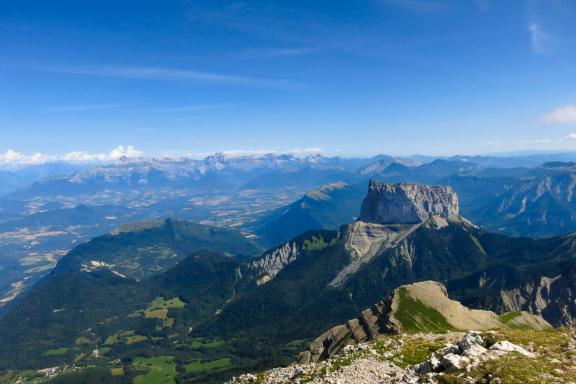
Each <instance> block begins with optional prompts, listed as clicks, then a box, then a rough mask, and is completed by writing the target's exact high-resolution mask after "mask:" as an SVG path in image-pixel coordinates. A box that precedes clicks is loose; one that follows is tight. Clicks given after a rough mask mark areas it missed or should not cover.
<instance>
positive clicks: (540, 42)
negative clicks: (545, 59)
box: [528, 21, 550, 55]
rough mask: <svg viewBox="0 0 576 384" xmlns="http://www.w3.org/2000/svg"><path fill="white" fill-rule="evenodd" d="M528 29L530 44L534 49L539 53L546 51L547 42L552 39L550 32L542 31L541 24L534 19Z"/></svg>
mask: <svg viewBox="0 0 576 384" xmlns="http://www.w3.org/2000/svg"><path fill="white" fill-rule="evenodd" d="M528 31H529V32H530V44H531V46H532V51H533V52H534V53H536V54H539V55H542V54H544V53H546V51H547V43H548V41H549V39H550V37H549V36H548V34H546V33H545V32H544V31H542V28H541V27H540V25H539V24H538V23H536V22H535V21H532V22H531V23H530V24H529V25H528Z"/></svg>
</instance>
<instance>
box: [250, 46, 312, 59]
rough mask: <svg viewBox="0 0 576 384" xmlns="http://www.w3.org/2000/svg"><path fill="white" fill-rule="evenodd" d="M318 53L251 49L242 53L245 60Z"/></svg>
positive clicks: (302, 49)
mask: <svg viewBox="0 0 576 384" xmlns="http://www.w3.org/2000/svg"><path fill="white" fill-rule="evenodd" d="M315 52H317V50H315V49H313V48H249V49H245V50H244V51H242V52H241V57H243V58H273V57H288V56H302V55H308V54H312V53H315Z"/></svg>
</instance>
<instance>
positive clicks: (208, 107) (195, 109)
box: [129, 104, 225, 113]
mask: <svg viewBox="0 0 576 384" xmlns="http://www.w3.org/2000/svg"><path fill="white" fill-rule="evenodd" d="M223 107H225V105H223V104H206V105H184V106H179V107H159V108H138V109H131V110H130V111H129V112H151V113H155V112H158V113H165V112H166V113H167V112H174V113H177V112H198V111H207V110H212V109H219V108H223Z"/></svg>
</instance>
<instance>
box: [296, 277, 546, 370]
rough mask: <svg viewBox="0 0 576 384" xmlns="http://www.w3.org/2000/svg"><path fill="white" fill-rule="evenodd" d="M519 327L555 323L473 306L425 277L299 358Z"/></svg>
mask: <svg viewBox="0 0 576 384" xmlns="http://www.w3.org/2000/svg"><path fill="white" fill-rule="evenodd" d="M514 327H522V328H526V329H550V328H551V325H550V324H548V323H547V322H546V321H545V320H544V319H542V318H541V317H539V316H535V315H531V314H529V313H527V312H514V313H507V314H504V315H501V316H499V315H497V314H496V313H494V312H492V311H483V310H476V309H469V308H467V307H465V306H463V305H462V304H460V303H459V302H458V301H455V300H451V299H450V298H449V297H448V292H447V291H446V288H445V287H444V286H443V285H442V284H440V283H438V282H435V281H424V282H420V283H415V284H409V285H403V286H401V287H398V288H397V289H395V290H394V292H393V293H392V294H391V295H390V296H389V297H388V298H386V299H385V300H383V301H381V302H379V303H377V304H375V305H374V306H373V307H372V308H370V309H367V310H365V311H362V313H361V314H360V316H359V317H358V318H356V319H352V320H349V321H347V322H346V323H345V324H342V325H338V326H336V327H334V328H332V329H330V330H328V331H327V332H325V333H324V334H322V335H321V336H319V337H318V338H317V339H315V340H314V341H313V342H312V343H311V344H310V346H309V347H308V349H307V350H306V351H304V352H302V353H301V354H300V357H299V362H301V363H309V362H316V361H320V360H323V359H326V358H329V357H330V356H332V355H334V354H335V353H337V352H338V351H340V350H341V349H342V348H344V347H345V346H346V345H354V344H359V343H363V342H366V341H368V340H373V339H376V338H378V337H380V336H383V335H391V334H400V333H406V332H408V333H410V332H444V331H452V330H460V331H465V330H472V329H473V330H490V329H499V328H514Z"/></svg>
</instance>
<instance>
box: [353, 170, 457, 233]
mask: <svg viewBox="0 0 576 384" xmlns="http://www.w3.org/2000/svg"><path fill="white" fill-rule="evenodd" d="M458 210H459V208H458V196H457V195H456V193H455V192H454V191H453V190H452V188H451V187H449V186H440V185H420V184H406V183H399V184H385V183H382V182H379V181H374V180H371V181H370V184H369V186H368V194H367V195H366V197H365V198H364V202H363V203H362V210H361V213H360V221H363V222H366V223H375V224H416V223H422V222H424V221H426V220H427V219H429V218H430V217H431V216H433V215H434V216H439V217H443V218H450V217H453V216H457V215H458Z"/></svg>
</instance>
